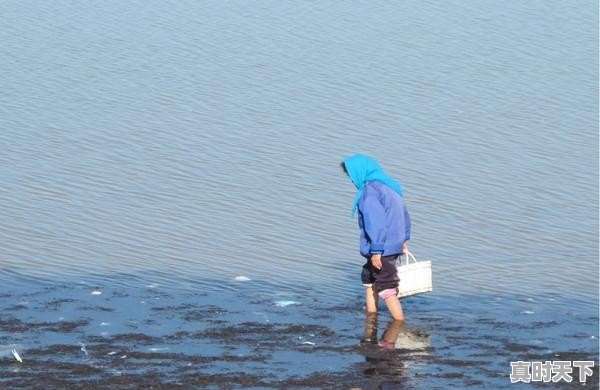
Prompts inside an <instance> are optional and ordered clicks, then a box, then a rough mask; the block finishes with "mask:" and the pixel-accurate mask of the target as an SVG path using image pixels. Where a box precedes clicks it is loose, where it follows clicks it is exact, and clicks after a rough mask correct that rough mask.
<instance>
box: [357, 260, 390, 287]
mask: <svg viewBox="0 0 600 390" xmlns="http://www.w3.org/2000/svg"><path fill="white" fill-rule="evenodd" d="M397 258H398V255H391V256H381V264H382V265H383V266H382V267H381V269H377V268H375V267H373V264H371V260H368V261H367V262H366V263H365V265H363V268H362V274H361V280H362V283H363V284H365V285H369V284H372V285H373V286H374V287H375V288H376V289H377V291H383V290H387V289H388V288H397V287H398V271H397V269H396V259H397Z"/></svg>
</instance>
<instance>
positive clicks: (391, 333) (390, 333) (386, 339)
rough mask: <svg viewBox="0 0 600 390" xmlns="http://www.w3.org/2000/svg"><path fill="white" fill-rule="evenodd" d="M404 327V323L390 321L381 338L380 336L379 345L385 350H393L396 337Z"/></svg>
mask: <svg viewBox="0 0 600 390" xmlns="http://www.w3.org/2000/svg"><path fill="white" fill-rule="evenodd" d="M403 327H404V321H397V320H392V321H391V322H390V323H389V325H388V327H387V329H386V330H385V332H384V333H383V336H381V340H380V341H379V345H380V346H382V347H383V348H386V349H394V348H395V344H396V340H397V339H398V335H399V334H400V330H401V329H402V328H403Z"/></svg>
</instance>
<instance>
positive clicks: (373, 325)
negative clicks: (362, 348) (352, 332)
mask: <svg viewBox="0 0 600 390" xmlns="http://www.w3.org/2000/svg"><path fill="white" fill-rule="evenodd" d="M361 343H362V344H365V343H371V344H374V343H377V313H367V315H366V317H365V333H364V335H363V338H362V340H361Z"/></svg>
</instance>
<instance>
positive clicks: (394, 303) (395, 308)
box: [385, 295, 404, 321]
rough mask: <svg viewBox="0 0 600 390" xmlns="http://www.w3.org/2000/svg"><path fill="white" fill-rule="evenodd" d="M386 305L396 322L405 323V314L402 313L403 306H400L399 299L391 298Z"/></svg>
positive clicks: (386, 301)
mask: <svg viewBox="0 0 600 390" xmlns="http://www.w3.org/2000/svg"><path fill="white" fill-rule="evenodd" d="M385 305H386V306H387V308H388V310H389V312H390V314H391V316H392V318H393V319H394V320H397V321H404V312H403V311H402V305H401V304H400V300H399V299H398V297H396V296H395V295H394V296H391V297H389V298H388V299H386V300H385Z"/></svg>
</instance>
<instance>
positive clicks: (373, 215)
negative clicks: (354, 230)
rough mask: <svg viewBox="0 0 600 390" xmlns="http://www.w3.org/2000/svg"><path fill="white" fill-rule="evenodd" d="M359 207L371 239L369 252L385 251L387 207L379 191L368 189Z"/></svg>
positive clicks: (367, 233) (368, 236)
mask: <svg viewBox="0 0 600 390" xmlns="http://www.w3.org/2000/svg"><path fill="white" fill-rule="evenodd" d="M358 209H359V211H360V213H361V217H362V219H363V228H364V231H365V233H366V235H367V239H368V241H369V245H370V249H369V253H383V245H384V243H385V239H386V228H385V209H384V208H383V205H382V204H381V202H380V201H379V199H378V196H377V193H374V192H373V191H369V189H366V190H365V194H364V196H363V198H362V199H361V201H360V202H359V204H358Z"/></svg>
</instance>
